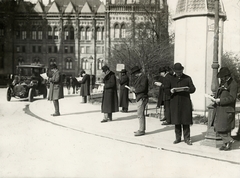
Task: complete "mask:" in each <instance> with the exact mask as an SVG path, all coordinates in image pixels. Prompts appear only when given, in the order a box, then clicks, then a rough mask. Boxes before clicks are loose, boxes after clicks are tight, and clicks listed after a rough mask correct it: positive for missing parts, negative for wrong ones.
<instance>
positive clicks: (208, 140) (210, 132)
mask: <svg viewBox="0 0 240 178" xmlns="http://www.w3.org/2000/svg"><path fill="white" fill-rule="evenodd" d="M213 115H215V114H214V108H213V106H208V127H207V133H206V135H205V139H204V140H203V141H202V142H201V145H205V146H211V147H215V148H218V147H220V146H221V145H222V144H223V142H222V139H221V137H220V136H219V135H218V134H217V133H216V132H215V131H214V127H213V118H214V117H213Z"/></svg>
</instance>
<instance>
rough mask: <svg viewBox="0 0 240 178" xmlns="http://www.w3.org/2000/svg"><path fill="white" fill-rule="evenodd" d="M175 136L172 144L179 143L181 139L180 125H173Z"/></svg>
mask: <svg viewBox="0 0 240 178" xmlns="http://www.w3.org/2000/svg"><path fill="white" fill-rule="evenodd" d="M175 136H176V140H175V141H174V142H173V143H174V144H176V143H179V142H181V137H182V125H180V124H179V125H175Z"/></svg>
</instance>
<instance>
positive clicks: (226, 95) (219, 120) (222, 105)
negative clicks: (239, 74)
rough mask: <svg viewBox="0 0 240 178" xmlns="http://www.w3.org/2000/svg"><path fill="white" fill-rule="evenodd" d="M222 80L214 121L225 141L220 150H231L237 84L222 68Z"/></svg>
mask: <svg viewBox="0 0 240 178" xmlns="http://www.w3.org/2000/svg"><path fill="white" fill-rule="evenodd" d="M217 76H218V78H221V84H220V87H219V88H218V90H217V93H216V97H215V98H216V99H215V100H213V101H214V102H215V105H214V106H215V109H214V111H215V114H214V119H213V124H214V129H215V131H216V132H217V133H218V134H219V135H220V137H221V138H222V140H223V145H222V147H220V150H225V151H227V150H230V149H231V144H232V143H233V139H232V138H231V130H232V129H234V127H235V105H236V98H237V83H236V82H235V81H234V80H233V78H232V77H231V74H230V71H229V69H228V68H226V67H222V68H221V69H220V71H219V73H218V75H217Z"/></svg>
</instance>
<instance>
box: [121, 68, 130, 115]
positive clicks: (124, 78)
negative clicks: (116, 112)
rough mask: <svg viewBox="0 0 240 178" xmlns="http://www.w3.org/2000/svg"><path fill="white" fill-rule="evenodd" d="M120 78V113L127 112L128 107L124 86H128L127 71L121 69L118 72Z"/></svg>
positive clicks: (126, 92) (126, 91)
mask: <svg viewBox="0 0 240 178" xmlns="http://www.w3.org/2000/svg"><path fill="white" fill-rule="evenodd" d="M120 73H121V76H120V79H119V83H120V105H119V107H122V110H121V112H128V105H129V97H128V95H129V94H128V89H127V88H126V87H125V85H127V86H129V77H128V76H127V70H126V69H122V70H121V71H120Z"/></svg>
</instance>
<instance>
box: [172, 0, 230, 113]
mask: <svg viewBox="0 0 240 178" xmlns="http://www.w3.org/2000/svg"><path fill="white" fill-rule="evenodd" d="M214 3H215V1H214V0H178V3H177V8H176V14H175V16H174V17H173V20H174V21H175V50H174V62H180V63H182V65H183V66H184V73H186V74H187V75H190V76H191V77H192V79H193V83H194V84H195V86H196V92H195V93H194V94H193V95H192V96H191V98H192V103H193V109H194V110H195V111H200V112H204V113H205V112H206V110H207V106H208V105H209V104H210V103H211V101H210V100H209V99H206V98H205V97H204V94H205V93H207V94H211V93H212V92H211V80H212V64H213V44H214V43H213V41H214V15H215V11H214V10H215V9H214ZM219 17H220V19H219V27H220V33H219V49H218V51H219V53H218V54H219V57H218V59H219V60H220V59H221V55H222V46H223V27H224V26H223V25H224V21H225V20H226V13H225V11H224V7H223V3H222V0H220V3H219ZM219 64H221V62H220V61H219Z"/></svg>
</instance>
